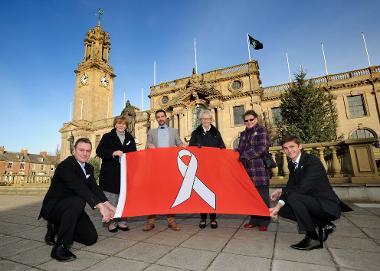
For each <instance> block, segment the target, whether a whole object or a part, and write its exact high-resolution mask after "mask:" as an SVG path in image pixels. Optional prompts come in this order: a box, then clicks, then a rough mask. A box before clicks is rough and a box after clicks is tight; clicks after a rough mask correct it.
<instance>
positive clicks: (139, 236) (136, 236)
mask: <svg viewBox="0 0 380 271" xmlns="http://www.w3.org/2000/svg"><path fill="white" fill-rule="evenodd" d="M158 233H159V231H156V230H151V231H143V230H142V228H134V229H131V230H129V231H124V232H118V233H117V234H115V235H114V237H115V238H121V239H127V240H135V241H143V240H146V239H148V238H150V237H152V236H153V235H156V234H158Z"/></svg>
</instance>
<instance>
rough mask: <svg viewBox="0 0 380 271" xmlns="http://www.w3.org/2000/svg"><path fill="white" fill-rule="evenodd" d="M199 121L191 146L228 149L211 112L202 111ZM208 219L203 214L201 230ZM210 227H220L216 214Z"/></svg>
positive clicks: (211, 218)
mask: <svg viewBox="0 0 380 271" xmlns="http://www.w3.org/2000/svg"><path fill="white" fill-rule="evenodd" d="M199 120H200V121H201V125H199V126H198V127H197V128H196V129H195V130H194V131H193V132H192V133H191V138H190V142H189V146H197V147H202V146H204V147H215V148H226V146H225V145H224V142H223V139H222V136H221V134H220V132H219V131H218V129H216V127H215V126H213V125H212V124H211V122H212V113H211V111H210V110H204V111H202V112H201V113H200V114H199ZM206 219H207V214H201V222H200V223H199V228H201V229H204V228H205V227H206V225H207V224H206ZM210 225H211V228H212V229H216V228H217V227H218V223H217V222H216V214H210Z"/></svg>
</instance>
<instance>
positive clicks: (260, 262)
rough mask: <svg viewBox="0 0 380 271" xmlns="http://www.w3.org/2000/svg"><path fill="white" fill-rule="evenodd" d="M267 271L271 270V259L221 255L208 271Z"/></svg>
mask: <svg viewBox="0 0 380 271" xmlns="http://www.w3.org/2000/svg"><path fill="white" fill-rule="evenodd" d="M214 270H215V271H219V270H223V271H229V270H231V271H235V270H239V271H245V270H246V271H256V270H257V271H266V270H268V271H269V270H270V259H265V258H259V257H249V256H243V255H236V254H230V253H224V252H223V253H220V254H219V255H218V256H217V257H216V259H215V260H214V261H213V263H212V264H211V265H210V267H209V268H208V269H207V271H214Z"/></svg>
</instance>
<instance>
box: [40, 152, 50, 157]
mask: <svg viewBox="0 0 380 271" xmlns="http://www.w3.org/2000/svg"><path fill="white" fill-rule="evenodd" d="M47 155H48V153H47V152H46V151H42V152H40V156H42V157H43V158H44V159H45V158H46V157H47Z"/></svg>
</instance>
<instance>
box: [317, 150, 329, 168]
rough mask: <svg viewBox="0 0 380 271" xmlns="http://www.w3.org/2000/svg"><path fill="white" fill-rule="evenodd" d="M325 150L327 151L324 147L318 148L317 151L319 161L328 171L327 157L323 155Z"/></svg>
mask: <svg viewBox="0 0 380 271" xmlns="http://www.w3.org/2000/svg"><path fill="white" fill-rule="evenodd" d="M324 149H325V148H324V147H319V148H317V150H318V155H319V160H321V162H322V165H323V167H324V168H325V170H326V171H327V164H326V161H325V157H324V155H323V150H324Z"/></svg>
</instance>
